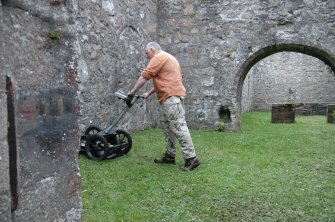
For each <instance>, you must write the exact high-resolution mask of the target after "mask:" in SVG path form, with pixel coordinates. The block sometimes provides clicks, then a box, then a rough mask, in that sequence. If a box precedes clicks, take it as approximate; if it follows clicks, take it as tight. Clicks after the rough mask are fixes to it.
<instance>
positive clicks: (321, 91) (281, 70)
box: [242, 52, 335, 111]
mask: <svg viewBox="0 0 335 222" xmlns="http://www.w3.org/2000/svg"><path fill="white" fill-rule="evenodd" d="M334 85H335V75H334V73H333V71H332V70H331V69H330V68H329V66H327V65H325V64H324V62H322V61H321V60H319V59H317V58H315V57H312V56H308V55H304V54H301V53H292V52H283V53H277V54H274V55H271V56H269V57H267V58H265V59H263V60H262V61H260V62H259V63H257V64H256V65H255V66H254V67H253V68H252V69H251V70H250V71H249V73H248V77H247V78H246V79H245V83H244V85H243V96H242V105H243V106H244V107H243V109H242V111H245V110H250V109H251V110H270V109H271V104H274V103H295V104H299V103H320V104H322V103H324V104H327V103H328V104H332V103H335V88H334ZM247 105H248V106H247Z"/></svg>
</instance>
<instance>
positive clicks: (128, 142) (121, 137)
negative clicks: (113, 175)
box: [115, 130, 133, 156]
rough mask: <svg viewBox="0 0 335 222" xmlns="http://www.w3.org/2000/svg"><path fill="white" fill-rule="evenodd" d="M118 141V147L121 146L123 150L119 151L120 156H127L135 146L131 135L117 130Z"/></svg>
mask: <svg viewBox="0 0 335 222" xmlns="http://www.w3.org/2000/svg"><path fill="white" fill-rule="evenodd" d="M115 132H116V141H117V145H121V149H120V150H118V156H122V155H125V154H126V153H128V152H129V151H130V149H131V147H132V146H133V141H132V139H131V136H130V134H129V133H128V132H127V131H125V130H116V131H115Z"/></svg>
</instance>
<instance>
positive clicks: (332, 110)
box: [327, 104, 335, 123]
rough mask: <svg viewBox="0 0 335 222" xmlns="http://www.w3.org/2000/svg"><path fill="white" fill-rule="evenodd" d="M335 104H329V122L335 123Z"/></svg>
mask: <svg viewBox="0 0 335 222" xmlns="http://www.w3.org/2000/svg"><path fill="white" fill-rule="evenodd" d="M334 113H335V104H331V105H328V106H327V123H335V117H334Z"/></svg>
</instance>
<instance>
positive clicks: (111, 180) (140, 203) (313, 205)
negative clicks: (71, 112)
mask: <svg viewBox="0 0 335 222" xmlns="http://www.w3.org/2000/svg"><path fill="white" fill-rule="evenodd" d="M270 119H271V114H270V113H268V112H250V113H246V114H244V115H243V117H242V121H241V124H242V125H241V131H240V132H238V133H229V132H217V131H210V130H192V131H191V134H192V137H193V142H194V144H195V145H196V151H197V156H198V158H199V159H200V160H201V162H202V164H201V165H200V167H199V168H197V169H196V170H194V171H191V172H182V171H180V170H179V166H180V165H182V164H183V160H182V159H181V157H180V156H181V155H180V149H178V153H177V165H157V164H155V163H154V162H153V159H154V158H155V157H159V156H160V155H161V154H162V153H163V152H164V148H163V137H162V133H161V131H160V130H159V129H150V130H145V131H140V132H136V133H133V134H132V138H133V148H132V150H131V151H130V152H129V154H128V155H126V156H123V157H120V158H117V159H114V160H108V161H100V162H99V161H92V160H89V159H87V158H86V157H85V156H83V155H81V156H80V159H79V164H80V170H81V175H82V187H81V192H82V199H83V220H84V221H85V222H88V221H334V220H335V141H334V140H335V125H334V124H327V123H326V118H325V117H323V116H313V117H300V116H298V117H296V123H295V124H271V123H270Z"/></svg>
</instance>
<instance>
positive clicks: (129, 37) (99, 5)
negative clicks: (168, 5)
mask: <svg viewBox="0 0 335 222" xmlns="http://www.w3.org/2000/svg"><path fill="white" fill-rule="evenodd" d="M156 3H157V1H154V0H151V1H144V0H137V1H121V0H115V1H80V2H79V5H78V12H79V14H78V20H77V23H78V27H79V29H78V40H79V47H80V50H79V51H80V58H79V61H78V65H79V67H78V68H79V70H80V71H79V76H78V81H79V87H80V88H79V99H80V102H81V104H82V106H81V113H80V115H81V117H80V129H81V131H84V129H85V128H86V127H87V126H89V125H90V124H93V125H97V126H99V127H101V128H105V127H107V126H109V124H110V123H111V122H112V119H113V118H114V116H116V115H117V114H118V113H119V112H120V111H121V109H122V108H123V107H124V103H123V102H122V101H119V100H118V99H117V98H116V97H114V95H113V94H114V92H115V91H117V90H122V91H124V92H125V93H127V92H128V91H129V90H130V89H131V87H132V86H133V84H135V81H136V80H137V78H138V77H139V75H140V73H141V70H142V69H143V68H144V67H145V65H146V62H147V60H146V56H145V54H144V47H145V45H146V43H147V42H149V41H157V36H156V27H157V17H156V14H157V5H156ZM147 87H150V85H148V86H147ZM155 107H157V103H156V102H155V100H154V98H153V99H151V100H149V102H146V103H145V104H144V106H143V107H141V108H138V107H136V106H134V107H133V108H132V109H131V110H130V111H129V112H128V113H127V115H126V116H125V117H124V118H123V119H122V121H121V123H120V124H119V127H118V128H123V129H126V130H134V129H143V128H147V127H151V126H153V125H155V124H156V123H155V122H156V121H157V108H155ZM130 117H131V118H130Z"/></svg>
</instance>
